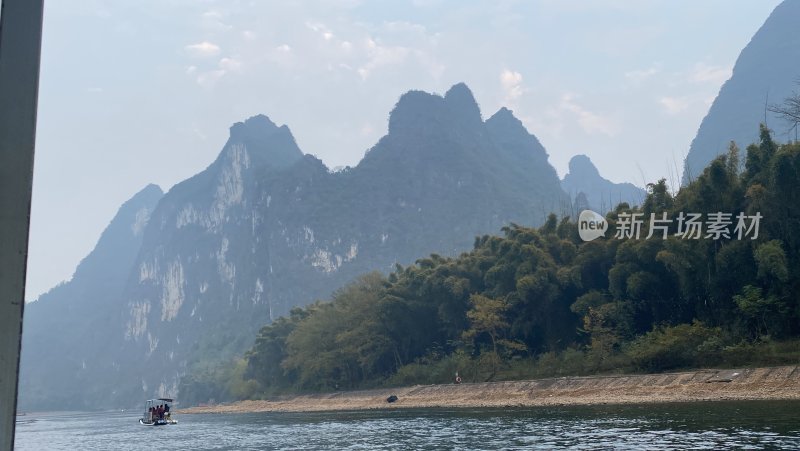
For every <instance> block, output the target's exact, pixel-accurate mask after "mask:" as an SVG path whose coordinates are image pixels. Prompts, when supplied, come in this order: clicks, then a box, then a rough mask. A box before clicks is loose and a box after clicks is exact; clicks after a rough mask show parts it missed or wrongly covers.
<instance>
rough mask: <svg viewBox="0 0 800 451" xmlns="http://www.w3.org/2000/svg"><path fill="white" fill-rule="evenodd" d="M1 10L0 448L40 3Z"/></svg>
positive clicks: (29, 0) (17, 322)
mask: <svg viewBox="0 0 800 451" xmlns="http://www.w3.org/2000/svg"><path fill="white" fill-rule="evenodd" d="M2 2H3V3H2V11H0V450H10V449H13V448H14V421H15V420H14V419H15V416H16V408H17V382H18V380H17V377H18V375H19V353H20V344H21V340H22V312H23V308H24V306H25V265H26V263H27V260H28V228H29V226H30V212H31V189H32V182H33V147H34V138H35V136H36V101H37V95H38V90H39V56H40V53H41V43H42V7H43V0H2Z"/></svg>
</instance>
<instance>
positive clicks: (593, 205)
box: [561, 155, 647, 213]
mask: <svg viewBox="0 0 800 451" xmlns="http://www.w3.org/2000/svg"><path fill="white" fill-rule="evenodd" d="M561 187H562V188H563V189H564V191H566V192H567V193H568V194H569V195H570V197H572V199H573V205H574V206H575V210H577V211H580V210H584V209H586V208H588V209H592V210H596V211H597V212H600V213H605V212H607V211H610V210H613V209H614V207H616V206H617V205H618V204H620V203H622V202H627V203H628V205H631V206H633V205H642V202H644V199H645V197H646V196H647V192H645V190H643V189H641V188H639V187H638V186H636V185H634V184H632V183H614V182H612V181H610V180H607V179H604V178H603V177H602V176H601V175H600V172H598V170H597V168H596V167H595V166H594V164H593V163H592V160H590V159H589V157H587V156H586V155H575V156H574V157H572V159H571V160H570V161H569V172H568V173H567V175H565V176H564V180H562V181H561Z"/></svg>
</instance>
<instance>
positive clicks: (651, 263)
mask: <svg viewBox="0 0 800 451" xmlns="http://www.w3.org/2000/svg"><path fill="white" fill-rule="evenodd" d="M798 181H800V145H799V144H797V143H795V144H786V145H779V144H776V143H775V142H774V141H773V140H772V137H771V136H770V133H769V131H768V130H767V129H766V128H765V127H762V128H761V135H760V143H759V144H756V145H751V146H749V147H748V148H747V152H746V155H744V156H743V158H742V156H740V153H739V150H738V148H737V147H736V145H735V144H732V145H731V148H730V151H729V152H728V154H727V155H722V156H720V157H718V158H716V159H715V160H714V161H713V162H712V163H711V164H710V165H709V166H708V167H707V168H706V169H705V171H704V172H703V173H702V174H701V175H700V176H698V177H697V179H695V180H693V181H692V182H691V183H690V184H689V185H688V186H685V187H684V188H682V189H681V190H680V191H679V192H677V193H671V192H670V191H669V189H668V186H667V184H666V183H665V181H664V180H660V181H659V182H657V183H654V184H651V185H649V186H648V195H647V198H646V200H645V202H644V203H643V205H642V206H641V207H630V206H629V205H627V204H620V205H618V206H617V207H616V209H615V210H614V211H612V212H610V213H608V214H607V216H606V219H607V221H608V223H609V231H608V232H607V233H606V235H605V236H606V237H605V238H601V239H598V240H594V241H590V242H583V241H582V240H581V239H580V237H579V234H578V225H577V224H576V223H575V222H573V221H571V220H570V218H562V219H560V220H559V219H558V218H557V217H556V216H555V215H550V217H549V218H548V219H547V221H546V222H545V224H544V225H543V226H541V227H540V228H538V229H533V228H526V227H521V226H518V225H513V224H512V225H510V226H508V227H506V228H504V229H503V236H482V237H478V238H477V239H476V240H475V244H474V249H473V250H472V251H470V252H467V253H464V254H462V255H460V256H458V257H456V258H444V257H441V256H438V255H431V256H430V257H428V258H424V259H421V260H418V261H417V262H416V264H414V265H411V266H409V267H400V266H398V267H397V268H396V269H395V270H394V271H393V272H392V273H390V274H389V275H388V276H384V275H382V274H379V273H371V274H367V275H364V276H362V277H360V278H359V279H357V280H355V281H354V282H352V283H350V284H349V285H347V286H346V287H344V288H342V289H340V290H339V291H337V292H336V293H335V294H334V295H333V296H332V299H331V300H330V301H328V302H317V303H315V304H312V305H310V306H308V307H305V308H302V309H300V308H296V309H294V310H292V312H291V314H290V315H289V316H288V317H284V318H280V319H278V320H277V321H275V322H273V323H271V324H269V325H267V326H264V327H263V328H262V329H261V331H260V333H259V334H258V337H257V339H256V341H255V344H254V346H253V348H252V349H251V350H250V351H249V352H248V353H247V354H246V356H245V357H244V359H242V360H240V361H238V362H237V363H236V364H235V365H231V366H229V367H228V368H227V369H225V370H219V369H218V370H209V371H206V372H203V373H194V374H192V375H190V376H188V377H186V378H184V380H183V384H182V388H181V395H182V398H183V399H185V400H186V401H189V402H198V401H206V400H208V399H210V398H214V399H216V400H222V399H226V398H247V397H263V396H272V395H275V394H280V393H286V392H293V391H312V390H336V389H350V388H357V387H370V386H378V385H395V384H410V383H447V382H451V381H452V380H453V377H454V375H455V373H456V372H458V373H459V374H460V375H461V376H462V378H463V379H464V380H465V381H483V380H499V379H511V378H519V377H538V376H550V375H565V374H588V373H595V372H609V371H662V370H669V369H675V368H686V367H698V366H711V365H745V364H776V363H784V362H788V361H793V362H796V361H797V359H798V356H800V351H798V348H799V346H798V341H797V339H798V336H800V295H798V293H800V290H798V289H799V288H800V286H798V285H800V183H798ZM662 212H666V215H667V218H670V219H672V222H671V223H670V226H669V227H670V228H669V235H668V237H667V238H666V239H662V238H661V232H656V234H655V236H653V237H651V238H649V239H644V237H645V236H646V234H647V231H648V230H649V226H650V224H649V223H650V217H651V216H650V214H651V213H654V214H656V218H662V216H661V215H662ZM716 212H725V213H732V216H733V219H732V222H733V223H732V224H731V225H730V226H729V229H728V230H729V235H730V238H729V239H728V238H724V237H721V239H717V240H715V239H710V238H705V237H703V238H700V239H686V238H682V237H679V236H676V235H675V234H676V233H677V232H678V229H677V227H678V221H677V219H678V218H679V217H680V215H681V213H687V214H688V213H703V219H704V220H705V219H706V218H707V216H708V214H709V213H712V214H713V213H716ZM740 212H742V213H744V214H746V215H752V216H754V215H756V214H757V213H760V215H761V216H762V219H761V220H760V225H759V230H758V237H757V239H751V238H752V237H753V235H754V230H752V229H751V230H750V232H751V234H750V235H749V236H744V237H743V238H742V239H737V238H738V237H737V234H736V233H735V231H734V227H735V226H736V219H735V217H736V215H737V214H738V213H740ZM631 213H642V214H643V215H642V217H643V219H644V225H643V227H642V231H643V232H642V235H641V237H640V238H639V239H634V238H630V239H628V238H616V237H615V234H616V232H617V231H618V229H619V227H620V225H621V221H620V219H621V218H622V217H623V216H624V215H628V214H631ZM705 232H706V229H705V228H704V229H703V235H705Z"/></svg>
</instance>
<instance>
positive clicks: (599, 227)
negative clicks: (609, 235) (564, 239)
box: [578, 210, 608, 241]
mask: <svg viewBox="0 0 800 451" xmlns="http://www.w3.org/2000/svg"><path fill="white" fill-rule="evenodd" d="M606 230H608V221H606V218H605V217H603V216H602V215H600V214H599V213H595V212H593V211H592V210H583V211H582V212H581V214H580V215H579V216H578V235H580V237H581V239H582V240H583V241H592V240H594V239H597V238H600V237H601V236H604V235H605V234H606Z"/></svg>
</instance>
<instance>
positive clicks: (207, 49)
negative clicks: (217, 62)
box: [185, 41, 220, 57]
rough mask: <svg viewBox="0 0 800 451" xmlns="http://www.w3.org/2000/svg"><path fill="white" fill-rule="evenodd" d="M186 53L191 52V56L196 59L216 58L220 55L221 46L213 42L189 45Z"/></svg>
mask: <svg viewBox="0 0 800 451" xmlns="http://www.w3.org/2000/svg"><path fill="white" fill-rule="evenodd" d="M185 48H186V51H187V52H189V54H190V55H192V56H196V57H208V56H216V55H218V54H219V51H220V49H219V46H218V45H217V44H214V43H212V42H208V41H203V42H199V43H197V44H190V45H187V46H186V47H185Z"/></svg>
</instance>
